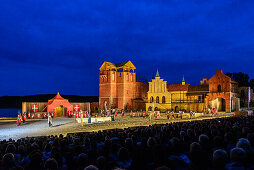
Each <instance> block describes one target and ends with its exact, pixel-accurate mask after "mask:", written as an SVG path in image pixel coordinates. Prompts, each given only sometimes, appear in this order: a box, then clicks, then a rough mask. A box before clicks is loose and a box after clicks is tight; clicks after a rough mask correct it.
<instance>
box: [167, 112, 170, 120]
mask: <svg viewBox="0 0 254 170" xmlns="http://www.w3.org/2000/svg"><path fill="white" fill-rule="evenodd" d="M167 118H168V119H170V112H169V110H168V111H167Z"/></svg>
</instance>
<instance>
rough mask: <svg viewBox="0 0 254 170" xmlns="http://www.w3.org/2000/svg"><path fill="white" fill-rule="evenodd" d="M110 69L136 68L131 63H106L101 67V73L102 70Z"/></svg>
mask: <svg viewBox="0 0 254 170" xmlns="http://www.w3.org/2000/svg"><path fill="white" fill-rule="evenodd" d="M109 69H115V70H118V69H127V70H135V69H136V67H135V66H134V65H133V64H132V62H131V61H126V62H121V63H112V62H106V61H105V62H104V63H103V64H102V65H101V67H100V71H102V70H109Z"/></svg>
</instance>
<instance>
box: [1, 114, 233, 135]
mask: <svg viewBox="0 0 254 170" xmlns="http://www.w3.org/2000/svg"><path fill="white" fill-rule="evenodd" d="M222 116H232V114H230V113H226V114H221V115H220V116H215V117H211V116H206V117H199V118H194V119H188V118H186V119H182V120H181V119H178V118H177V119H173V120H168V119H167V118H166V115H162V116H161V117H160V118H157V119H152V120H151V121H149V119H148V118H142V117H136V118H130V117H129V116H124V117H122V116H118V117H117V118H116V121H113V122H103V123H96V124H85V125H84V126H83V127H81V125H80V124H79V123H76V122H75V120H74V118H55V119H53V127H50V128H49V127H48V122H47V120H45V119H44V120H28V121H27V122H26V123H25V124H24V125H22V126H17V125H16V121H14V120H12V121H8V120H0V140H3V139H9V138H12V139H19V138H23V137H33V136H48V135H59V134H63V135H66V134H67V133H75V132H92V131H98V130H106V129H115V128H127V127H134V126H148V125H152V124H165V123H170V122H180V121H190V120H203V119H211V118H217V117H222Z"/></svg>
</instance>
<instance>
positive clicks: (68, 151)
mask: <svg viewBox="0 0 254 170" xmlns="http://www.w3.org/2000/svg"><path fill="white" fill-rule="evenodd" d="M253 125H254V117H227V118H217V119H209V120H198V121H188V122H175V123H169V124H154V125H151V126H145V127H144V126H139V127H131V128H126V129H114V130H104V131H99V132H80V133H75V134H69V135H67V136H66V137H63V136H62V135H60V136H59V137H58V136H47V137H46V136H45V137H35V138H23V139H19V140H16V141H12V140H9V141H1V143H0V153H1V155H0V159H1V161H0V165H1V167H3V168H6V169H8V168H17V167H19V168H20V169H84V168H85V167H87V166H89V165H94V168H96V167H97V168H99V169H115V168H122V169H160V168H162V167H164V169H169V168H170V169H233V168H236V169H246V168H253V167H254V152H253V147H254V133H253V132H254V126H253Z"/></svg>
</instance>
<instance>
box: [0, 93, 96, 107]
mask: <svg viewBox="0 0 254 170" xmlns="http://www.w3.org/2000/svg"><path fill="white" fill-rule="evenodd" d="M61 96H62V97H63V98H65V99H68V100H69V102H98V101H99V97H98V96H76V95H61ZM53 97H55V94H41V95H31V96H2V97H0V108H21V107H22V106H21V105H22V102H48V100H49V99H52V98H53Z"/></svg>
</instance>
